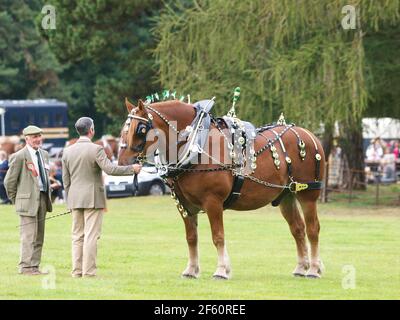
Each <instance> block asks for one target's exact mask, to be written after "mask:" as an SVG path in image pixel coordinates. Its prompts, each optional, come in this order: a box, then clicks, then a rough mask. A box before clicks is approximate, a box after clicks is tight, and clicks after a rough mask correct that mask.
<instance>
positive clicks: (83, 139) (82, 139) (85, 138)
mask: <svg viewBox="0 0 400 320" xmlns="http://www.w3.org/2000/svg"><path fill="white" fill-rule="evenodd" d="M78 141H85V142H86V141H88V142H92V140H90V139H89V138H88V137H86V136H82V137H79V139H78Z"/></svg>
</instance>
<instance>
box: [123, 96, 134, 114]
mask: <svg viewBox="0 0 400 320" xmlns="http://www.w3.org/2000/svg"><path fill="white" fill-rule="evenodd" d="M125 106H126V110H128V113H131V111H132V109H134V108H135V106H134V105H133V104H132V103H130V102H129V100H128V98H125Z"/></svg>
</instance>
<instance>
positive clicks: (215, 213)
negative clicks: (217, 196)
mask: <svg viewBox="0 0 400 320" xmlns="http://www.w3.org/2000/svg"><path fill="white" fill-rule="evenodd" d="M204 208H205V211H206V212H207V216H208V219H209V221H210V225H211V233H212V239H213V242H214V245H215V247H216V248H217V254H218V263H217V270H216V271H215V273H214V274H213V278H214V279H225V280H227V279H229V278H230V273H231V265H230V260H229V256H228V251H227V249H226V245H225V237H224V221H223V207H222V203H221V202H219V201H217V200H215V201H212V200H208V201H207V204H206V205H205V206H204Z"/></svg>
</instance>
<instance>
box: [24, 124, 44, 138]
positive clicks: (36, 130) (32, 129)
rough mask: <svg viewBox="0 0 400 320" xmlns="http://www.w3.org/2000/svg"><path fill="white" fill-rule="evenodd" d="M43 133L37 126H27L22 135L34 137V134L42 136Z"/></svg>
mask: <svg viewBox="0 0 400 320" xmlns="http://www.w3.org/2000/svg"><path fill="white" fill-rule="evenodd" d="M42 132H43V131H42V129H40V128H39V127H36V126H27V127H26V128H25V129H24V130H23V131H22V134H23V135H24V136H28V135H33V134H41V133H42Z"/></svg>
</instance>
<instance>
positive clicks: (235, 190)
mask: <svg viewBox="0 0 400 320" xmlns="http://www.w3.org/2000/svg"><path fill="white" fill-rule="evenodd" d="M243 182H244V177H243V176H241V175H235V179H234V180H233V185H232V190H231V193H230V194H229V196H228V198H226V200H225V201H224V209H228V208H229V207H230V206H231V205H232V204H233V203H234V202H235V201H236V200H237V199H238V198H239V197H240V190H241V189H242V186H243Z"/></svg>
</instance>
